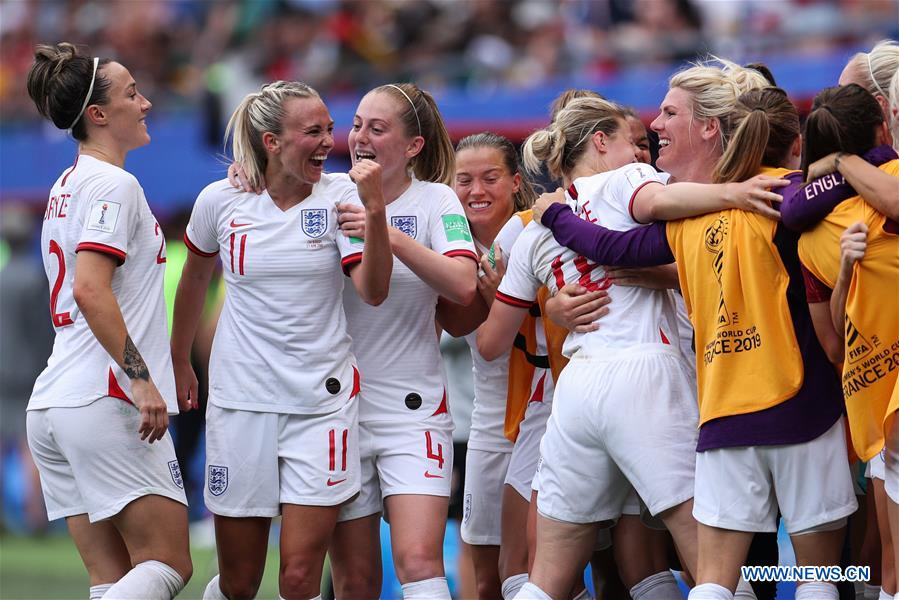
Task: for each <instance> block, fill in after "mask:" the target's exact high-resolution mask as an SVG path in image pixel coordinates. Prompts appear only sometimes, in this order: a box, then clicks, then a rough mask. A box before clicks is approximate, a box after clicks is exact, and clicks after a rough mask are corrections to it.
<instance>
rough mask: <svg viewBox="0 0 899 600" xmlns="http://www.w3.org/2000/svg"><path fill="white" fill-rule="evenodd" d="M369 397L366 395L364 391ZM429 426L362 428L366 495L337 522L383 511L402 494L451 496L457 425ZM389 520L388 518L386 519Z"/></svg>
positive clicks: (426, 422) (429, 423) (438, 422)
mask: <svg viewBox="0 0 899 600" xmlns="http://www.w3.org/2000/svg"><path fill="white" fill-rule="evenodd" d="M363 393H364V392H363ZM442 417H443V416H442V415H441V417H440V418H438V419H433V420H432V419H426V420H424V421H411V422H394V421H368V422H365V423H361V424H360V425H359V448H360V452H361V454H360V456H361V462H362V490H361V492H360V493H359V497H358V498H356V499H355V500H353V501H352V502H349V503H347V504H346V505H344V506H342V507H341V508H340V516H339V517H338V521H349V520H351V519H358V518H360V517H367V516H369V515H373V514H376V513H379V512H382V507H383V502H384V498H386V497H387V496H393V495H397V494H421V495H425V496H445V497H447V498H448V497H449V495H450V490H451V486H452V474H453V425H452V421H449V420H447V419H445V418H442ZM385 518H387V519H389V515H386V514H385Z"/></svg>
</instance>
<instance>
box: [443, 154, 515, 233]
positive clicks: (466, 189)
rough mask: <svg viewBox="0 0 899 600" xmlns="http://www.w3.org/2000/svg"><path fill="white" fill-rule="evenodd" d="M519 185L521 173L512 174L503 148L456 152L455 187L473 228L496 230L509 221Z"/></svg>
mask: <svg viewBox="0 0 899 600" xmlns="http://www.w3.org/2000/svg"><path fill="white" fill-rule="evenodd" d="M520 186H521V175H520V174H519V173H515V174H512V173H509V169H508V168H507V167H506V164H505V161H504V160H503V154H502V152H501V151H500V150H498V149H496V148H493V147H491V146H480V147H474V148H466V149H464V150H460V151H459V152H457V153H456V178H455V183H454V184H453V189H454V190H455V191H456V195H457V196H459V200H460V201H461V202H462V208H464V209H465V216H466V217H468V221H469V223H471V226H472V229H473V230H475V231H477V228H478V227H479V226H480V227H485V228H489V229H495V228H496V227H498V226H499V227H501V226H502V225H503V224H504V223H505V222H506V221H508V220H509V218H510V217H511V216H512V212H513V211H514V206H515V201H514V198H513V196H514V194H515V192H517V191H518V189H519V187H520Z"/></svg>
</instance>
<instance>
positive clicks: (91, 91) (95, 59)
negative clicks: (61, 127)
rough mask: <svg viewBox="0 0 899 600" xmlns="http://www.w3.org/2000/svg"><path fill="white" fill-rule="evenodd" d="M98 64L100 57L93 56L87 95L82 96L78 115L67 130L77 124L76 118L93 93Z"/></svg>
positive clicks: (78, 117) (81, 112)
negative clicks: (82, 99)
mask: <svg viewBox="0 0 899 600" xmlns="http://www.w3.org/2000/svg"><path fill="white" fill-rule="evenodd" d="M99 64H100V57H99V56H95V57H94V72H93V73H91V84H90V86H89V87H88V88H87V96H85V97H84V104H82V105H81V110H79V111H78V116H77V117H75V120H74V121H72V124H71V125H69V131H72V128H73V127H75V125H77V124H78V120H79V119H81V115H83V114H84V109H85V108H87V103H88V101H89V100H90V99H91V94H93V93H94V80H95V79H96V78H97V65H99Z"/></svg>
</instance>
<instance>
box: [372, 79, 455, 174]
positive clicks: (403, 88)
mask: <svg viewBox="0 0 899 600" xmlns="http://www.w3.org/2000/svg"><path fill="white" fill-rule="evenodd" d="M374 92H379V93H382V94H389V95H390V96H392V97H393V99H394V100H395V101H396V103H397V108H398V110H399V114H400V121H402V123H403V127H404V128H405V129H406V135H407V136H409V137H415V136H418V135H420V136H421V137H423V138H424V140H425V144H424V147H423V148H422V149H421V152H419V153H418V154H416V155H415V156H413V157H412V159H411V160H410V161H409V166H410V167H412V172H413V173H415V177H417V178H418V179H420V180H421V181H431V182H435V183H443V184H446V185H449V186H452V184H453V177H454V175H455V173H456V153H455V151H454V150H453V142H452V139H450V135H449V132H448V131H447V130H446V124H445V123H444V122H443V117H442V116H441V115H440V110H439V109H438V108H437V102H435V101H434V97H433V96H431V94H429V93H428V92H426V91H424V90H422V89H420V88H419V87H418V86H417V85H415V84H414V83H388V84H386V85H382V86H379V87H376V88H375V89H373V90H372V91H371V92H369V93H374Z"/></svg>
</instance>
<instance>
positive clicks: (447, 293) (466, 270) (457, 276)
mask: <svg viewBox="0 0 899 600" xmlns="http://www.w3.org/2000/svg"><path fill="white" fill-rule="evenodd" d="M366 243H368V240H367V239H366ZM390 245H391V247H392V248H393V253H394V255H396V257H397V258H398V259H400V260H401V261H402V262H403V264H404V265H406V266H407V267H409V269H410V270H411V271H412V272H413V273H415V274H416V275H417V276H418V278H419V279H421V280H422V281H424V282H425V283H427V284H428V285H429V286H431V289H433V290H434V291H435V292H437V293H438V294H439V295H441V296H443V297H444V298H446V299H448V300H450V301H451V302H455V303H457V304H463V305H468V304H471V302H472V300H474V295H475V294H476V293H477V266H478V265H477V263H476V262H475V261H474V260H472V259H471V258H468V257H466V256H444V255H443V254H438V253H437V252H435V251H433V250H431V249H430V248H427V247H425V246H423V245H421V244H419V243H418V242H416V241H415V240H414V239H412V238H410V237H409V236H407V235H406V234H405V233H403V232H402V231H400V230H399V229H396V228H394V227H391V228H390Z"/></svg>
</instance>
